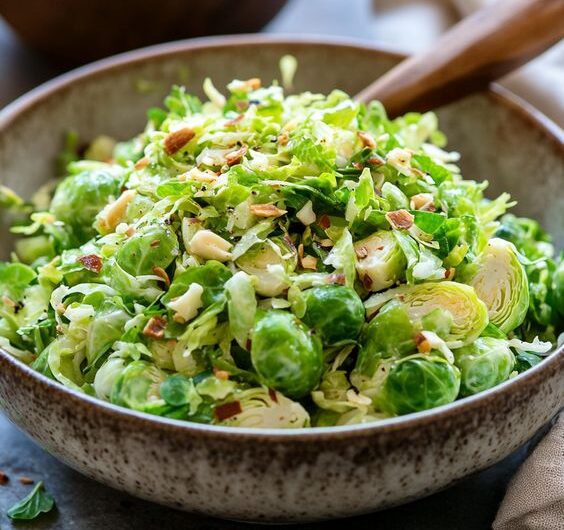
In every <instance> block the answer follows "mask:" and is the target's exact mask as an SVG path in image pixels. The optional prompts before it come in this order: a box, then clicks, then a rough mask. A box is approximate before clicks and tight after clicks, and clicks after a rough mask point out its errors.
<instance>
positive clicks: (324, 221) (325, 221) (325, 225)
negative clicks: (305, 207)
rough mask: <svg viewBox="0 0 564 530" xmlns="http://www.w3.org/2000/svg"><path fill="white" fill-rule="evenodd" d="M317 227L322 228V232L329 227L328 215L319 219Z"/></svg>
mask: <svg viewBox="0 0 564 530" xmlns="http://www.w3.org/2000/svg"><path fill="white" fill-rule="evenodd" d="M318 224H319V226H320V227H321V228H323V230H327V228H329V227H330V226H331V219H330V217H329V216H328V215H322V216H321V217H320V218H319V223H318Z"/></svg>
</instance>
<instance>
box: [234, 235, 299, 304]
mask: <svg viewBox="0 0 564 530" xmlns="http://www.w3.org/2000/svg"><path fill="white" fill-rule="evenodd" d="M297 260H298V258H297V253H296V249H295V248H294V247H293V246H292V245H290V244H288V242H286V241H285V240H284V238H282V237H273V238H271V239H267V240H266V241H264V242H262V243H257V244H256V245H253V246H252V247H251V248H250V249H249V250H247V252H245V254H243V255H242V256H241V257H240V258H238V259H237V261H236V264H237V266H238V267H239V268H240V269H241V270H243V271H245V272H246V273H247V274H250V275H251V276H255V277H256V284H255V289H256V291H257V293H258V294H260V295H262V296H269V297H270V296H277V295H279V294H280V293H282V292H283V291H284V289H286V288H287V287H288V284H287V283H286V281H285V279H284V275H283V274H281V272H286V273H290V272H293V271H294V269H295V268H296V265H297V262H298V261H297ZM277 266H278V267H277ZM276 269H279V270H276Z"/></svg>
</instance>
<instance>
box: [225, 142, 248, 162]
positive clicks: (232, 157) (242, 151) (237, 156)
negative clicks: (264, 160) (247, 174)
mask: <svg viewBox="0 0 564 530" xmlns="http://www.w3.org/2000/svg"><path fill="white" fill-rule="evenodd" d="M247 151H248V147H247V146H246V145H243V146H242V147H241V148H239V149H237V151H233V152H231V153H228V154H226V155H225V163H226V164H227V165H228V166H234V165H235V164H239V163H240V162H241V160H243V157H244V156H245V155H246V154H247Z"/></svg>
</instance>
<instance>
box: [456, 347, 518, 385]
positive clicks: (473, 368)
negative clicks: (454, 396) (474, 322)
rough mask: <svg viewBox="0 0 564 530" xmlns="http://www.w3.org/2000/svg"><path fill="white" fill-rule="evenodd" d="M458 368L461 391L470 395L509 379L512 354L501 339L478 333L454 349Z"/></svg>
mask: <svg viewBox="0 0 564 530" xmlns="http://www.w3.org/2000/svg"><path fill="white" fill-rule="evenodd" d="M454 356H455V358H456V361H455V364H456V366H458V368H460V372H461V375H462V382H461V386H460V394H461V395H462V396H470V395H472V394H477V393H478V392H482V391H483V390H487V389H488V388H492V387H494V386H496V385H499V383H502V382H503V381H506V380H507V379H509V376H510V374H511V372H512V371H513V368H514V366H515V356H514V355H513V352H512V351H511V349H510V348H509V345H508V344H507V341H506V340H504V339H494V338H493V337H481V338H479V339H476V341H475V342H474V343H473V344H470V345H469V346H465V347H464V348H460V349H458V350H455V351H454Z"/></svg>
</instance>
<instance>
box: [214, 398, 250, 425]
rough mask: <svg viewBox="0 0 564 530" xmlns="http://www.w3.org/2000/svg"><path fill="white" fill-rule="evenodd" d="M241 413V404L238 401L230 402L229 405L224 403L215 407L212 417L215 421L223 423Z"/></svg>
mask: <svg viewBox="0 0 564 530" xmlns="http://www.w3.org/2000/svg"><path fill="white" fill-rule="evenodd" d="M241 412H243V408H242V407H241V403H240V402H239V401H231V402H229V403H224V404H223V405H218V406H217V407H215V410H214V412H213V413H214V416H215V418H216V419H217V420H219V421H223V420H227V419H229V418H232V417H233V416H237V414H241Z"/></svg>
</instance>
